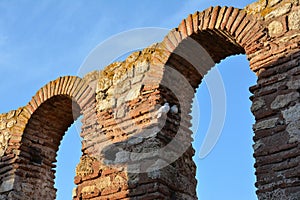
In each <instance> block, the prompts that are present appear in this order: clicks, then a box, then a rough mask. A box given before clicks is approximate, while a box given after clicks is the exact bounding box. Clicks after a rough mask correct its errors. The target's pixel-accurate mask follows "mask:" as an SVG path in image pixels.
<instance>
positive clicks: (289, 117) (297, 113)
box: [282, 104, 300, 122]
mask: <svg viewBox="0 0 300 200" xmlns="http://www.w3.org/2000/svg"><path fill="white" fill-rule="evenodd" d="M282 114H283V118H284V119H285V120H286V121H287V122H293V121H296V120H299V119H300V104H296V105H295V106H292V107H290V108H288V109H286V110H283V111H282Z"/></svg>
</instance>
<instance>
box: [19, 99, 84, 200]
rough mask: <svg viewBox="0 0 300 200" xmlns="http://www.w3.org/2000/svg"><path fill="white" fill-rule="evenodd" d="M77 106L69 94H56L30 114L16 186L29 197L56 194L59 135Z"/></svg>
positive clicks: (45, 197)
mask: <svg viewBox="0 0 300 200" xmlns="http://www.w3.org/2000/svg"><path fill="white" fill-rule="evenodd" d="M80 110H81V109H80V107H79V105H78V104H77V103H76V102H75V101H73V100H72V98H71V97H69V96H67V95H57V96H54V97H51V98H50V99H48V100H47V101H45V102H44V103H42V104H41V105H40V106H39V107H38V108H37V110H36V111H35V112H34V113H33V114H32V116H31V117H30V119H29V121H28V123H27V125H26V128H25V130H24V134H23V137H22V145H21V147H20V148H21V154H20V161H19V169H18V176H19V178H20V179H22V181H20V183H21V185H20V187H18V190H20V192H21V193H22V194H23V195H25V196H28V197H31V198H32V199H55V198H56V191H57V189H56V188H55V187H54V183H55V181H54V180H55V176H56V173H55V172H56V164H55V163H56V162H57V160H56V159H57V152H58V149H59V147H60V143H61V141H62V139H63V136H64V135H65V133H66V132H67V130H68V129H69V127H70V126H71V125H72V124H73V123H74V121H75V120H76V119H77V118H78V117H79V116H80V112H81V111H80ZM65 161H68V160H65ZM72 170H73V171H74V170H75V169H72ZM62 178H63V177H62Z"/></svg>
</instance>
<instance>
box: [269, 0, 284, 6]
mask: <svg viewBox="0 0 300 200" xmlns="http://www.w3.org/2000/svg"><path fill="white" fill-rule="evenodd" d="M281 1H282V0H269V1H268V6H270V7H272V6H275V5H276V4H278V3H279V2H281Z"/></svg>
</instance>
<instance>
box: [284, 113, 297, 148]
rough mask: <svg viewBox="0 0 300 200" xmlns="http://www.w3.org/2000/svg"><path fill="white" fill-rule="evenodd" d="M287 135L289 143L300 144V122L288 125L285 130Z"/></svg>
mask: <svg viewBox="0 0 300 200" xmlns="http://www.w3.org/2000/svg"><path fill="white" fill-rule="evenodd" d="M286 131H287V132H288V133H289V136H290V138H289V143H294V142H300V120H299V119H298V121H295V122H291V123H289V125H288V126H287V128H286Z"/></svg>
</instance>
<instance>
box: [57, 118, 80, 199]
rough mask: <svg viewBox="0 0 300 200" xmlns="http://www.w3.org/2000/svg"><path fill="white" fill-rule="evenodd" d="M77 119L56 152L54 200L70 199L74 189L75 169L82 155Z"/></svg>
mask: <svg viewBox="0 0 300 200" xmlns="http://www.w3.org/2000/svg"><path fill="white" fill-rule="evenodd" d="M81 118H82V117H79V118H78V119H77V120H76V121H75V122H74V124H73V125H72V126H71V127H70V128H69V129H68V131H67V132H66V134H65V135H64V137H63V139H62V141H61V144H60V146H59V150H58V152H57V158H56V159H57V163H56V169H55V170H56V172H55V180H54V182H55V184H54V187H55V188H56V189H57V193H56V200H64V199H70V198H71V197H72V195H73V194H72V192H73V190H74V188H75V187H76V185H75V183H74V177H75V171H76V170H75V169H76V166H77V164H78V163H79V161H80V157H81V155H82V151H81V140H82V138H81V137H80V135H79V128H80V126H81V121H80V120H81Z"/></svg>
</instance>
